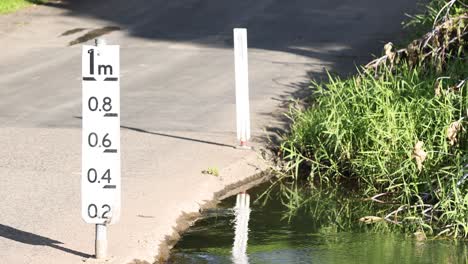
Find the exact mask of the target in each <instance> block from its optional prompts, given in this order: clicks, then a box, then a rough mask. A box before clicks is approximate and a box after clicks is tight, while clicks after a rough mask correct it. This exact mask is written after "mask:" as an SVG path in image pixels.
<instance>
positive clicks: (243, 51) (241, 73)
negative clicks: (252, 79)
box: [234, 28, 250, 147]
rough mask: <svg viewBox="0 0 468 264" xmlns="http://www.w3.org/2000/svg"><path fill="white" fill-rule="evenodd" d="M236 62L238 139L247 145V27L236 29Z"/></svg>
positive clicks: (248, 129) (241, 144)
mask: <svg viewBox="0 0 468 264" xmlns="http://www.w3.org/2000/svg"><path fill="white" fill-rule="evenodd" d="M234 63H235V76H236V115H237V140H239V142H240V146H241V147H247V141H248V140H249V139H250V106H249V68H248V56H247V29H245V28H235V29H234Z"/></svg>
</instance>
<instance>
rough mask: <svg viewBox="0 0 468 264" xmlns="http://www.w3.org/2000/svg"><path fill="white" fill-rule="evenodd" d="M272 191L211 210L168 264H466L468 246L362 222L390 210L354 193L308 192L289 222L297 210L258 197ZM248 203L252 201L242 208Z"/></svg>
mask: <svg viewBox="0 0 468 264" xmlns="http://www.w3.org/2000/svg"><path fill="white" fill-rule="evenodd" d="M268 187H269V186H267V185H266V186H260V187H258V188H256V189H254V190H250V191H249V194H250V201H248V203H250V202H252V203H251V204H250V206H249V207H248V208H246V206H244V207H243V209H241V208H240V206H236V205H240V204H242V203H241V199H240V198H236V197H231V198H228V199H226V200H224V201H222V202H221V204H220V205H219V207H218V208H214V209H211V210H207V211H206V212H205V213H204V215H203V217H202V218H201V219H200V220H199V221H197V223H196V224H195V225H194V226H192V227H191V228H190V229H189V230H187V232H186V233H184V235H183V236H182V238H181V240H180V241H179V242H178V243H177V245H176V246H175V248H174V249H173V251H172V254H171V257H170V259H169V263H171V264H229V263H236V264H237V263H249V264H264V263H271V264H285V263H313V264H374V263H379V264H394V263H410V264H426V263H468V243H466V241H450V240H431V239H427V240H423V241H418V240H416V239H415V238H414V237H413V236H412V235H411V234H410V235H405V234H402V233H401V232H398V230H391V229H390V228H391V227H392V226H393V225H392V226H390V227H388V224H387V223H386V222H378V223H375V224H372V225H367V224H364V223H362V222H360V221H359V218H361V217H363V216H368V215H371V214H370V212H377V213H376V215H377V216H380V215H382V214H384V213H385V212H386V210H383V209H385V208H383V209H382V213H379V208H380V207H373V206H374V205H373V204H372V203H371V202H369V201H363V200H362V199H353V198H352V195H350V194H349V193H346V196H347V197H348V198H347V199H345V198H343V197H340V196H337V195H335V194H330V195H328V194H326V193H323V192H322V193H312V192H310V193H307V196H304V197H303V198H302V197H298V198H297V200H300V201H305V202H306V203H305V206H306V209H304V210H296V211H294V212H293V213H294V215H293V216H291V218H289V216H290V213H291V210H290V209H286V208H285V205H284V204H283V203H282V202H281V199H280V197H279V196H275V195H274V193H272V196H271V197H270V198H269V199H268V200H267V203H266V204H265V205H262V201H263V200H262V199H259V197H260V195H261V194H262V193H263V192H264V190H265V189H266V188H268ZM246 197H247V196H246ZM349 197H351V198H349ZM238 199H239V200H238ZM306 199H308V200H306ZM246 202H247V198H245V200H244V203H243V204H244V205H245V204H246ZM248 203H247V204H248ZM233 208H234V210H233ZM247 239H248V242H247ZM247 244H248V248H247Z"/></svg>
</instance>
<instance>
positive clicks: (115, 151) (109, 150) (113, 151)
mask: <svg viewBox="0 0 468 264" xmlns="http://www.w3.org/2000/svg"><path fill="white" fill-rule="evenodd" d="M104 153H117V150H116V149H106V150H104Z"/></svg>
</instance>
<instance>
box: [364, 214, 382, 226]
mask: <svg viewBox="0 0 468 264" xmlns="http://www.w3.org/2000/svg"><path fill="white" fill-rule="evenodd" d="M383 220H384V219H383V218H382V217H378V216H364V217H361V218H359V221H361V222H364V223H366V224H372V223H377V222H381V221H383Z"/></svg>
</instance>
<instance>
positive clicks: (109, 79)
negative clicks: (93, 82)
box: [104, 77, 119, 82]
mask: <svg viewBox="0 0 468 264" xmlns="http://www.w3.org/2000/svg"><path fill="white" fill-rule="evenodd" d="M118 79H119V78H117V77H107V78H105V79H104V81H107V82H115V81H117V80H118Z"/></svg>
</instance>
